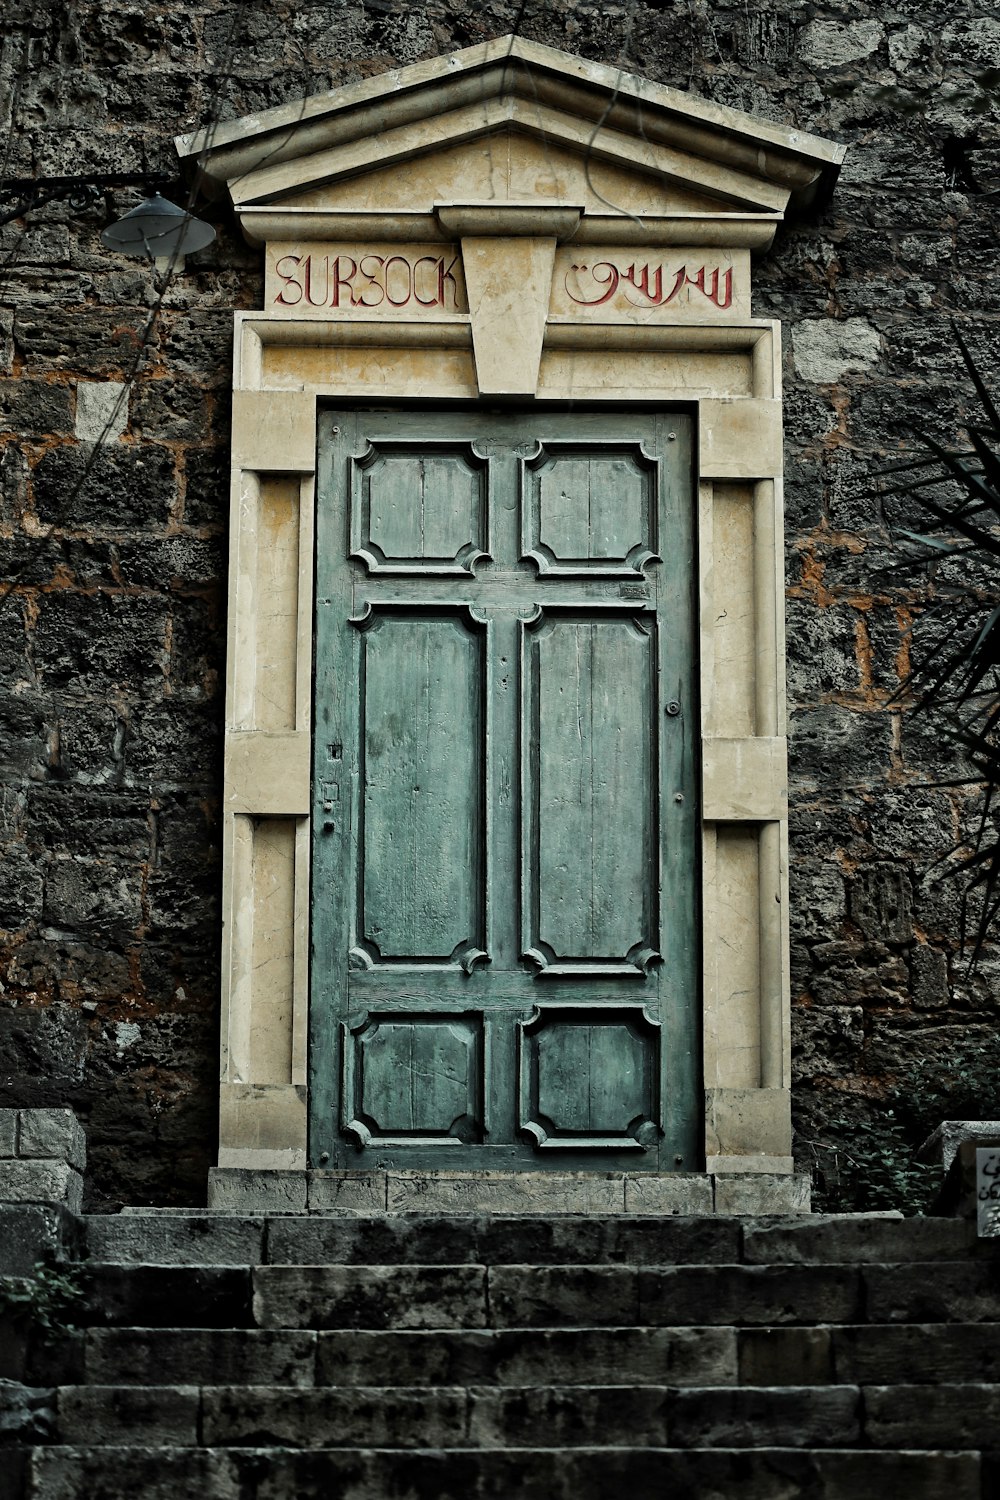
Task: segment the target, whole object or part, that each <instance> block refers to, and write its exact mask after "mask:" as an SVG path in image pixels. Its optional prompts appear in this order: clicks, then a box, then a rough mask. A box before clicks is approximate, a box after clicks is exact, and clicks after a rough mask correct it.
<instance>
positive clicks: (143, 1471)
mask: <svg viewBox="0 0 1000 1500" xmlns="http://www.w3.org/2000/svg"><path fill="white" fill-rule="evenodd" d="M260 1463H261V1460H260V1458H258V1465H259V1464H260ZM29 1475H30V1478H29V1483H30V1485H31V1489H30V1493H31V1494H32V1495H33V1496H37V1497H38V1500H70V1497H72V1496H84V1495H87V1496H94V1497H96V1496H98V1495H109V1494H111V1493H114V1492H117V1493H118V1494H121V1495H141V1496H142V1500H177V1497H178V1496H179V1495H211V1497H212V1500H240V1496H242V1495H245V1494H246V1493H247V1490H246V1489H245V1488H244V1486H243V1485H242V1483H241V1482H240V1479H239V1476H238V1474H237V1472H236V1470H235V1467H234V1463H233V1460H232V1458H231V1456H230V1455H229V1454H228V1453H226V1452H220V1451H219V1450H217V1449H216V1450H214V1451H211V1450H208V1449H204V1448H181V1447H173V1448H165V1447H163V1446H162V1445H160V1444H156V1443H154V1444H151V1445H149V1446H146V1445H143V1444H139V1443H136V1444H134V1445H129V1446H128V1447H120V1448H99V1447H89V1446H85V1445H75V1446H69V1445H67V1446H65V1447H55V1448H36V1449H35V1450H34V1452H33V1453H32V1455H31V1460H30V1465H29ZM111 1484H113V1485H114V1490H113V1491H112V1490H111V1489H109V1485H111Z"/></svg>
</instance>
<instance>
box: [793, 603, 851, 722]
mask: <svg viewBox="0 0 1000 1500" xmlns="http://www.w3.org/2000/svg"><path fill="white" fill-rule="evenodd" d="M785 619H786V624H785V633H786V640H787V651H788V668H787V670H788V696H789V701H790V702H791V703H793V704H794V705H795V706H796V707H805V706H807V705H811V704H813V703H816V702H820V701H822V700H823V699H824V698H825V697H826V695H827V694H829V693H832V692H839V693H851V692H856V691H857V690H858V688H859V686H860V681H861V679H860V674H859V670H858V660H857V641H858V630H859V628H860V624H861V617H860V616H859V614H858V613H857V611H855V610H852V609H849V608H847V607H845V606H831V607H829V608H826V609H820V610H817V609H816V607H815V605H814V604H813V603H812V601H809V602H807V601H806V600H804V599H789V600H788V602H787V604H786V609H785Z"/></svg>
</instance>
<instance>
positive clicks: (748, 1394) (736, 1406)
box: [667, 1386, 861, 1448]
mask: <svg viewBox="0 0 1000 1500" xmlns="http://www.w3.org/2000/svg"><path fill="white" fill-rule="evenodd" d="M667 1437H668V1441H669V1443H670V1445H671V1446H673V1447H678V1448H681V1447H683V1448H761V1447H765V1446H766V1447H771V1446H772V1445H773V1446H774V1447H780V1448H786V1447H787V1448H811V1447H817V1448H841V1447H843V1448H848V1447H853V1446H856V1445H858V1444H859V1443H860V1441H861V1398H860V1394H859V1392H858V1391H857V1389H856V1388H855V1387H854V1386H833V1387H823V1386H791V1387H786V1388H785V1389H781V1390H775V1389H772V1388H763V1389H754V1388H750V1389H745V1388H733V1389H729V1390H726V1389H723V1390H718V1389H713V1390H707V1391H698V1390H688V1391H676V1392H674V1394H673V1399H672V1401H671V1403H670V1407H669V1413H668V1418H667Z"/></svg>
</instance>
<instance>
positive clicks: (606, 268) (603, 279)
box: [566, 260, 621, 307]
mask: <svg viewBox="0 0 1000 1500" xmlns="http://www.w3.org/2000/svg"><path fill="white" fill-rule="evenodd" d="M588 269H589V270H590V274H591V276H592V277H593V278H594V280H595V281H596V282H597V284H598V286H606V287H607V291H606V292H605V293H604V294H603V295H602V296H598V297H578V296H577V295H576V293H575V292H571V291H570V289H569V273H567V275H566V293H567V296H569V297H571V298H572V299H573V301H574V302H576V303H578V304H579V305H580V306H581V307H600V306H601V303H602V302H608V301H610V299H611V298H612V297H613V296H614V295H615V292H617V290H618V283H619V281H620V279H621V273H620V271H619V270H618V267H617V266H616V265H614V264H613V263H612V262H611V261H610V260H599V261H598V262H597V264H596V265H595V266H593V267H592V268H591V267H588V266H585V265H581V266H571V267H570V271H586V270H588ZM602 273H603V274H602Z"/></svg>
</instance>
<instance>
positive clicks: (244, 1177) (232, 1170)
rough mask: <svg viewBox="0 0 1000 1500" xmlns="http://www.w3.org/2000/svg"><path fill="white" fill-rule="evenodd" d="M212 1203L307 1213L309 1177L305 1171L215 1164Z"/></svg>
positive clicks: (211, 1205)
mask: <svg viewBox="0 0 1000 1500" xmlns="http://www.w3.org/2000/svg"><path fill="white" fill-rule="evenodd" d="M208 1206H209V1208H211V1209H218V1208H236V1209H239V1210H240V1211H241V1212H243V1213H282V1212H283V1213H304V1212H305V1211H306V1208H307V1207H308V1178H307V1175H306V1173H305V1172H304V1171H302V1172H282V1171H274V1172H266V1171H254V1170H252V1169H251V1168H248V1167H212V1168H211V1170H210V1171H209V1174H208Z"/></svg>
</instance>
